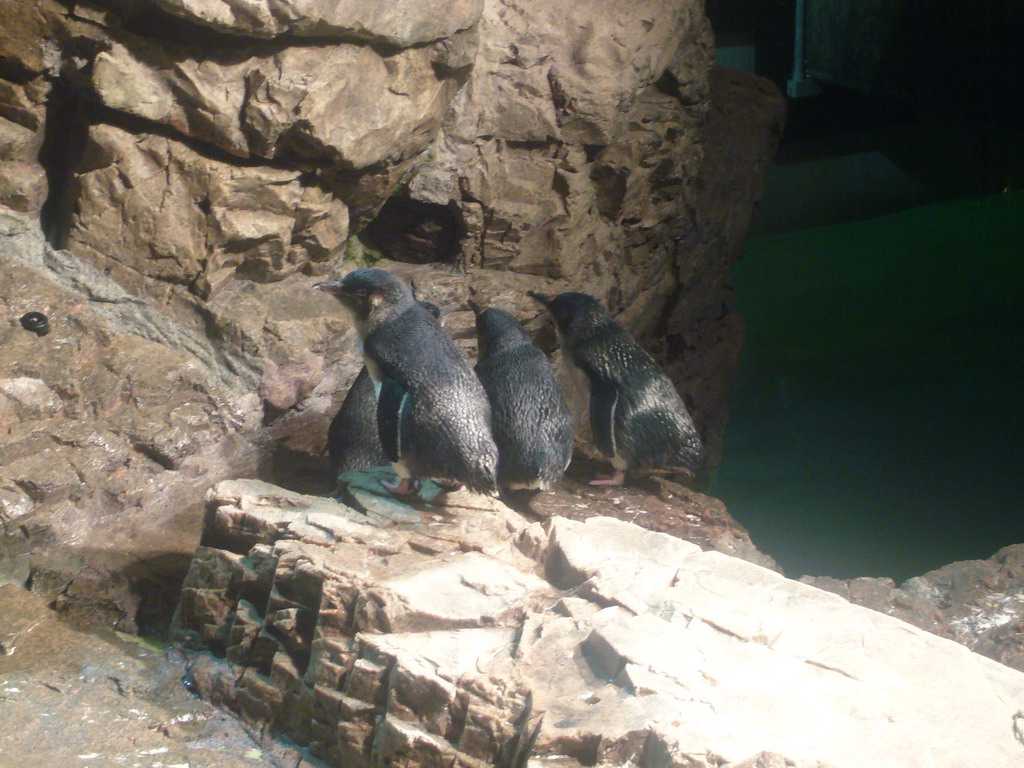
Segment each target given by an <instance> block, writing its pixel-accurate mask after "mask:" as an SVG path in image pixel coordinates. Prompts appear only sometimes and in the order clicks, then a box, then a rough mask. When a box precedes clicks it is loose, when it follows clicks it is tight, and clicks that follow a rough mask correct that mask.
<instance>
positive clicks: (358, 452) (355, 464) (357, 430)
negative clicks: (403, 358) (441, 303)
mask: <svg viewBox="0 0 1024 768" xmlns="http://www.w3.org/2000/svg"><path fill="white" fill-rule="evenodd" d="M420 304H421V305H422V306H423V307H424V308H425V309H426V310H427V311H428V312H430V314H432V315H433V316H434V317H440V316H441V310H440V309H438V308H437V306H436V305H434V304H431V303H430V302H428V301H421V302H420ZM327 454H328V456H330V457H331V466H332V468H333V470H334V473H335V474H341V473H342V472H351V471H353V470H357V469H371V468H373V467H383V466H387V465H388V464H389V463H390V462H389V459H388V457H387V456H386V455H385V454H384V447H383V446H382V445H381V444H380V434H379V433H378V431H377V391H376V388H375V387H374V384H373V377H371V376H370V371H369V369H367V367H366V366H365V365H364V366H363V367H362V369H360V371H359V373H358V375H357V376H356V378H355V380H354V381H353V382H352V386H350V387H349V389H348V392H347V393H346V394H345V399H344V400H343V401H342V403H341V407H340V408H339V409H338V412H337V413H336V414H335V416H334V418H333V419H331V425H330V427H329V428H328V430H327Z"/></svg>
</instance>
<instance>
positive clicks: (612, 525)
mask: <svg viewBox="0 0 1024 768" xmlns="http://www.w3.org/2000/svg"><path fill="white" fill-rule="evenodd" d="M210 501H211V507H210V514H209V515H208V517H207V525H206V528H205V531H204V534H203V545H202V546H201V547H200V548H199V549H198V550H197V552H196V556H195V558H194V560H193V562H192V566H191V569H190V571H189V575H188V577H187V578H186V580H185V585H184V589H183V591H182V602H181V606H180V614H179V625H180V632H181V636H182V637H183V638H184V639H185V641H186V642H187V643H190V644H191V646H192V647H193V648H194V649H195V650H202V651H207V652H206V653H201V654H199V655H196V656H194V657H193V659H194V664H193V667H192V674H193V677H194V679H195V682H196V684H197V686H198V687H199V689H200V690H201V691H202V693H203V695H204V696H206V697H209V698H210V699H212V700H213V701H216V702H219V703H222V704H225V705H227V706H229V707H231V708H232V709H234V710H236V711H237V712H238V713H239V714H240V715H241V717H242V718H243V720H245V721H247V722H248V723H249V724H250V725H251V726H253V727H263V726H267V727H269V728H271V729H275V730H276V731H278V732H280V733H282V734H285V735H286V736H287V737H288V738H289V739H291V740H293V741H294V742H296V743H298V744H301V745H305V746H308V748H309V750H310V752H311V754H312V755H313V756H314V757H316V758H318V759H321V760H324V761H325V762H326V763H327V764H328V765H336V766H356V767H358V766H370V765H386V764H392V763H393V762H401V763H403V764H406V765H442V764H443V765H453V764H454V765H464V766H482V765H498V766H524V765H527V764H530V765H539V764H541V763H542V762H543V763H544V764H547V763H549V762H554V763H556V764H558V765H563V766H567V768H568V767H571V766H580V765H596V764H608V765H623V764H634V763H635V764H638V765H651V764H658V765H667V766H687V767H688V768H710V767H711V766H716V767H720V768H724V767H725V766H729V767H731V768H741V766H742V767H744V768H752V767H753V766H769V765H778V766H791V767H792V768H817V767H818V766H824V765H828V766H830V768H846V767H847V766H848V767H849V768H861V767H862V766H864V765H876V766H885V765H891V766H900V768H918V767H920V768H924V767H925V766H928V767H929V768H959V766H963V765H969V764H970V765H974V764H982V765H1000V766H1003V765H1005V766H1010V765H1015V764H1017V763H1019V762H1020V761H1021V760H1022V759H1024V736H1022V733H1024V714H1022V713H1021V710H1020V701H1021V697H1022V696H1024V674H1022V673H1021V672H1017V671H1015V670H1011V669H1009V668H1007V667H1004V666H1002V665H1000V664H997V663H995V662H993V661H991V660H989V659H987V658H984V657H982V656H979V655H976V654H972V653H971V652H970V651H968V650H967V649H966V648H964V647H963V646H961V645H959V644H957V643H953V642H950V641H948V640H944V639H941V638H938V637H936V636H935V635H932V634H930V633H927V632H924V631H922V630H918V629H916V628H914V627H912V626H910V625H908V624H905V623H904V622H902V621H899V620H896V619H893V618H890V617H887V616H884V615H882V614H881V613H879V612H876V611H872V610H868V609H865V608H861V607H858V606H855V605H851V604H850V603H848V602H847V601H846V600H843V599H842V598H840V597H837V596H835V595H833V594H830V593H828V592H825V591H822V590H819V589H816V588H813V587H810V586H808V585H805V584H801V583H799V582H795V581H789V580H787V579H785V578H783V577H782V576H780V575H779V574H777V573H775V572H773V571H770V570H767V569H765V568H762V567H760V566H757V565H754V564H751V563H748V562H745V561H742V560H739V559H737V558H734V557H730V556H728V555H723V554H721V553H719V552H714V551H701V549H700V548H699V547H697V546H696V545H694V544H692V543H689V542H686V541H683V540H681V539H678V538H675V537H672V536H667V535H665V534H661V533H656V532H651V531H647V530H644V529H642V528H640V527H639V526H636V525H633V524H631V523H628V522H624V521H621V520H616V519H613V518H606V517H592V518H590V519H588V520H586V521H584V522H578V521H572V520H568V519H565V518H553V519H552V520H550V521H549V522H548V523H547V524H546V525H541V524H539V523H528V521H526V520H525V519H524V518H523V517H521V516H520V515H518V514H516V513H514V512H513V511H512V510H510V509H508V508H507V507H505V506H504V505H502V504H500V503H498V502H495V501H492V500H488V499H486V498H483V497H478V496H472V495H469V494H466V493H464V492H461V493H459V494H454V495H452V496H451V497H450V502H449V504H447V505H446V506H444V507H435V508H433V509H429V508H428V509H426V510H425V511H424V512H423V513H422V516H420V515H415V514H414V515H412V516H401V515H395V514H390V515H389V514H381V513H380V511H379V510H378V511H377V512H372V510H371V513H370V514H366V513H365V511H359V510H356V509H352V508H350V507H347V506H344V505H342V504H338V503H335V502H334V501H331V500H328V499H324V498H321V497H311V496H302V495H300V494H296V493H291V492H287V491H284V490H282V489H279V488H275V487H274V486H270V485H267V484H265V483H260V482H256V481H238V482H227V483H222V484H221V485H219V486H217V488H215V489H214V490H213V491H212V493H211V496H210Z"/></svg>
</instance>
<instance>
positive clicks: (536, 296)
mask: <svg viewBox="0 0 1024 768" xmlns="http://www.w3.org/2000/svg"><path fill="white" fill-rule="evenodd" d="M526 295H527V296H529V297H530V298H531V299H533V300H534V301H539V302H540V303H541V304H543V305H544V306H545V307H546V306H548V305H550V304H551V297H550V296H545V295H544V294H543V293H537V292H536V291H527V292H526Z"/></svg>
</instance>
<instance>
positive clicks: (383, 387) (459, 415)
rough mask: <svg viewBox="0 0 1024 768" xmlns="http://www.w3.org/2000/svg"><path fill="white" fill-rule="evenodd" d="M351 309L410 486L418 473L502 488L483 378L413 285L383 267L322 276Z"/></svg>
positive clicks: (389, 442)
mask: <svg viewBox="0 0 1024 768" xmlns="http://www.w3.org/2000/svg"><path fill="white" fill-rule="evenodd" d="M315 287H316V288H319V289H320V290H323V291H326V292H328V293H330V294H332V295H334V296H336V297H337V298H338V299H339V300H340V301H341V303H342V305H343V306H344V307H345V308H346V309H347V310H348V311H349V313H350V314H351V315H352V318H353V321H354V323H355V327H356V332H357V334H358V335H359V339H360V342H361V344H362V349H363V361H364V363H365V364H366V368H367V370H368V371H369V375H370V377H371V378H372V380H373V383H374V386H375V388H376V390H377V429H378V433H379V436H380V442H381V446H382V447H383V449H384V454H385V456H387V458H388V459H389V460H390V461H391V465H392V467H393V468H394V470H395V472H396V473H398V475H399V477H400V478H401V480H400V481H399V482H398V483H397V484H395V485H394V486H392V490H393V491H394V492H395V493H397V494H404V493H409V492H411V491H412V490H413V488H414V483H413V479H414V478H417V479H418V478H426V479H430V480H434V481H436V482H438V483H439V484H441V485H444V486H449V487H450V486H454V485H465V486H466V487H467V488H469V489H470V490H472V491H476V492H478V493H490V494H493V493H495V492H496V491H497V477H496V475H497V465H498V448H497V446H496V445H495V443H494V438H493V437H492V436H491V427H490V416H491V413H490V410H491V409H490V404H489V403H488V401H487V394H486V393H485V392H484V389H483V385H481V384H480V381H479V380H478V379H477V378H476V375H475V374H474V373H473V370H472V368H470V367H469V363H468V362H467V361H466V359H465V358H464V357H463V356H462V354H461V353H460V352H459V350H458V348H457V347H456V346H455V343H454V342H453V341H452V340H451V338H450V337H449V336H448V334H447V333H445V331H444V329H443V328H441V324H440V323H439V322H438V321H437V319H436V318H435V317H434V316H433V315H432V314H431V313H430V312H429V311H428V310H427V309H425V308H424V307H423V306H422V305H420V304H419V303H417V302H416V300H415V299H414V298H413V295H412V290H411V289H410V288H409V285H408V284H407V283H406V282H405V281H404V280H402V279H401V278H399V277H397V276H395V275H392V274H391V273H390V272H387V271H385V270H383V269H357V270H355V271H354V272H350V273H349V274H348V275H347V276H346V277H345V278H344V279H343V280H341V281H340V282H322V283H316V284H315Z"/></svg>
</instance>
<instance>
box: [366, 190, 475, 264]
mask: <svg viewBox="0 0 1024 768" xmlns="http://www.w3.org/2000/svg"><path fill="white" fill-rule="evenodd" d="M459 231H460V226H459V220H458V218H457V217H456V214H455V212H454V211H453V210H452V208H451V207H450V206H447V205H440V204H438V203H425V202H423V201H421V200H413V199H412V198H409V197H392V198H390V199H389V200H388V201H387V202H386V203H384V207H383V208H381V209H380V213H378V214H377V216H376V218H374V220H373V221H371V222H370V223H369V224H367V225H366V228H365V229H364V230H363V231H362V233H361V235H360V239H362V240H363V242H365V243H366V244H367V245H369V246H370V247H372V248H374V249H376V250H378V251H380V252H381V254H383V255H384V256H385V257H387V258H389V259H392V260H393V261H402V262H405V263H407V264H430V263H433V262H439V261H454V259H455V257H456V255H457V254H458V245H459Z"/></svg>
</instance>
